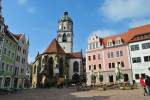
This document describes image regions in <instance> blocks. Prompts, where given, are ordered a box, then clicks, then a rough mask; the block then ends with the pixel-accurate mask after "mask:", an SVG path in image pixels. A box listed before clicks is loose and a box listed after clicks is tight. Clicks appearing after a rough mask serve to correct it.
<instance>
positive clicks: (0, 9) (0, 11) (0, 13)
mask: <svg viewBox="0 0 150 100" xmlns="http://www.w3.org/2000/svg"><path fill="white" fill-rule="evenodd" d="M0 16H1V17H2V0H0Z"/></svg>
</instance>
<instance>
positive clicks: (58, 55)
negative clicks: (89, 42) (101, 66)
mask: <svg viewBox="0 0 150 100" xmlns="http://www.w3.org/2000/svg"><path fill="white" fill-rule="evenodd" d="M57 32H58V33H57V37H56V39H54V40H53V41H52V42H51V43H50V44H49V46H48V48H47V49H45V51H44V52H43V53H42V54H39V53H38V55H37V57H36V58H35V62H34V63H33V64H32V87H33V88H36V87H47V86H49V85H54V84H55V85H56V83H57V82H58V79H60V78H61V79H64V80H72V79H73V77H74V75H78V76H80V75H83V73H82V71H83V66H82V54H81V52H73V22H72V19H71V18H70V17H69V15H68V12H64V16H63V17H61V19H60V20H59V22H58V30H57Z"/></svg>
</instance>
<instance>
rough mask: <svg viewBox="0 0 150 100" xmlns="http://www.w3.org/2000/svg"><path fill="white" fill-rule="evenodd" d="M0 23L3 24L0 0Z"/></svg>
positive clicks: (0, 0)
mask: <svg viewBox="0 0 150 100" xmlns="http://www.w3.org/2000/svg"><path fill="white" fill-rule="evenodd" d="M0 23H3V24H4V18H3V15H2V0H0Z"/></svg>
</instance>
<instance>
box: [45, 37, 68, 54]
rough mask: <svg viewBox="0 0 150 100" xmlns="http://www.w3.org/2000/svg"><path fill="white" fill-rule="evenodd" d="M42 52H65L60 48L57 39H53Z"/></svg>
mask: <svg viewBox="0 0 150 100" xmlns="http://www.w3.org/2000/svg"><path fill="white" fill-rule="evenodd" d="M44 53H59V54H61V53H62V54H63V53H65V52H64V50H63V49H62V48H61V46H60V45H59V44H58V42H57V40H56V39H54V40H53V41H52V42H51V43H50V45H49V46H48V48H47V49H46V50H45V51H44Z"/></svg>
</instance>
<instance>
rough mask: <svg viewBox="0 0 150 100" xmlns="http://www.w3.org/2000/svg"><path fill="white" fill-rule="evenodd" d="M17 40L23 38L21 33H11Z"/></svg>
mask: <svg viewBox="0 0 150 100" xmlns="http://www.w3.org/2000/svg"><path fill="white" fill-rule="evenodd" d="M13 35H14V36H15V38H16V39H17V40H21V39H22V38H23V34H13Z"/></svg>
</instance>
